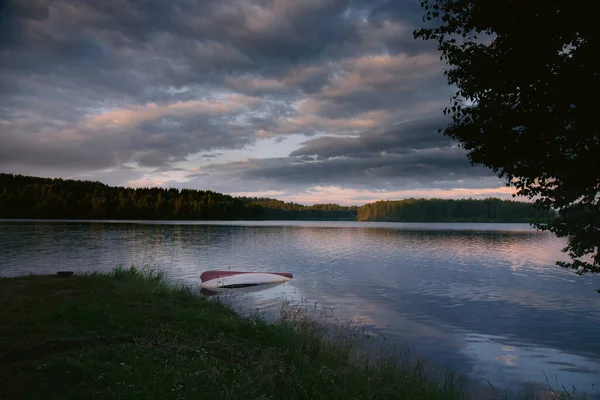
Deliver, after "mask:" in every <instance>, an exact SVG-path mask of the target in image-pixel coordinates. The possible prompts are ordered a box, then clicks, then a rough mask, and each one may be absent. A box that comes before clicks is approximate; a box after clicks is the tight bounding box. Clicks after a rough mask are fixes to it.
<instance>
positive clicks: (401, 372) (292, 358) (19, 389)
mask: <svg viewBox="0 0 600 400" xmlns="http://www.w3.org/2000/svg"><path fill="white" fill-rule="evenodd" d="M342 332H348V331H345V330H340V331H338V332H337V333H336V332H332V331H330V330H329V331H328V330H326V328H324V326H323V325H322V324H319V323H317V322H315V321H313V320H311V319H309V318H304V317H303V316H302V314H300V313H296V312H284V315H283V318H282V319H281V320H280V321H278V322H276V323H274V324H269V323H266V322H264V321H263V320H261V319H260V318H257V317H254V318H242V317H240V316H239V315H238V314H236V313H235V312H234V311H232V309H231V308H230V307H229V306H227V305H225V304H223V303H220V302H218V301H213V300H207V299H205V298H203V297H202V296H199V295H198V294H197V293H196V292H195V290H192V289H189V288H186V287H182V286H172V285H169V284H168V283H167V282H166V281H165V279H164V278H163V276H162V275H161V274H157V273H154V272H152V271H150V270H144V271H140V270H138V269H135V268H131V269H123V268H116V269H115V270H113V271H112V272H111V273H108V274H87V275H74V276H71V277H67V278H61V277H56V276H27V277H18V278H2V279H0V398H2V399H199V398H202V399H461V398H464V394H463V391H462V390H461V388H460V386H459V385H457V384H456V379H455V378H454V377H453V376H452V375H444V374H442V375H440V374H431V372H430V371H427V369H426V368H425V367H424V365H423V363H422V361H418V362H416V363H412V362H410V361H408V360H406V359H404V358H402V357H398V354H396V353H394V352H393V351H390V352H384V353H383V354H379V355H378V356H377V357H372V356H367V355H366V353H362V352H360V351H359V349H358V348H357V347H356V346H355V344H354V343H355V342H354V341H353V340H352V337H351V336H352V335H351V334H345V333H342Z"/></svg>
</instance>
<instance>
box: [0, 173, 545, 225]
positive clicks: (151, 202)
mask: <svg viewBox="0 0 600 400" xmlns="http://www.w3.org/2000/svg"><path fill="white" fill-rule="evenodd" d="M547 216H548V215H547V213H544V212H541V211H540V210H539V209H536V208H535V207H533V206H532V205H531V204H528V203H524V202H516V201H507V200H499V199H486V200H466V199H465V200H440V199H431V200H425V199H407V200H400V201H378V202H375V203H371V204H366V205H364V206H361V207H358V206H340V205H338V204H313V205H310V206H305V205H303V204H297V203H285V202H283V201H281V200H275V199H269V198H261V197H232V196H229V195H226V194H221V193H216V192H212V191H209V190H190V189H183V190H178V189H163V188H138V189H132V188H124V187H111V186H107V185H104V184H102V183H100V182H89V181H74V180H63V179H49V178H37V177H32V176H21V175H12V174H0V218H67V219H143V220H148V219H157V220H181V219H185V220H357V219H358V220H360V221H403V222H418V221H422V222H434V221H444V222H453V221H460V222H529V221H531V220H533V219H536V218H545V217H547Z"/></svg>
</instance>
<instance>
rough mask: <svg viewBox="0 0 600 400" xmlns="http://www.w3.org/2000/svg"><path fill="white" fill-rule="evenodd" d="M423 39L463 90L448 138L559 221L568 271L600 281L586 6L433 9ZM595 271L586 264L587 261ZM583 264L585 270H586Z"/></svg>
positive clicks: (593, 80)
mask: <svg viewBox="0 0 600 400" xmlns="http://www.w3.org/2000/svg"><path fill="white" fill-rule="evenodd" d="M421 5H422V6H423V7H424V9H425V16H424V18H423V20H424V26H425V27H424V28H422V29H419V30H417V31H415V32H414V36H415V37H416V38H422V39H425V40H434V41H437V46H438V49H439V50H440V51H441V57H442V59H444V60H446V61H447V63H448V65H449V68H448V69H447V70H446V71H445V72H444V75H445V76H446V77H447V79H448V83H449V84H450V85H455V86H456V87H457V88H458V90H457V92H456V94H455V95H454V96H453V97H452V101H451V105H450V106H449V107H447V108H445V109H444V114H449V115H451V116H452V122H451V123H450V124H449V125H448V126H447V127H446V128H445V129H444V130H443V132H444V134H445V135H448V136H450V137H452V138H454V139H457V140H458V141H459V142H460V145H461V146H462V147H463V148H465V149H466V150H467V151H468V157H469V159H470V160H471V161H472V162H473V163H476V164H478V163H480V164H483V165H486V166H488V167H490V168H492V169H493V170H494V172H496V173H497V174H498V175H499V176H500V177H504V178H506V180H507V185H514V186H515V187H516V188H517V193H518V195H521V196H526V197H528V198H530V199H535V201H536V202H537V203H538V204H540V205H542V206H544V207H545V208H547V209H552V210H555V211H557V212H558V215H557V217H556V218H555V219H554V220H553V221H552V222H540V223H538V224H537V226H538V227H539V228H541V229H544V230H549V231H551V232H554V233H556V234H557V235H558V236H561V237H565V236H567V237H568V238H569V241H568V246H567V247H566V248H565V249H564V251H565V252H568V253H569V255H570V256H571V258H572V261H573V262H571V263H559V265H562V266H564V267H571V268H575V269H579V270H580V272H581V273H584V272H600V252H599V251H600V196H599V192H600V157H598V155H599V154H600V133H599V132H598V128H597V121H596V114H597V112H596V102H595V101H594V100H593V93H597V92H598V90H599V89H600V73H599V71H598V67H597V64H596V62H595V61H594V60H595V54H596V53H597V49H598V46H599V44H600V43H599V40H598V39H599V37H598V35H599V32H600V31H598V30H597V29H596V27H595V21H594V19H593V18H594V13H590V12H589V10H588V8H587V7H586V6H585V4H584V3H583V2H581V1H567V0H552V1H539V0H538V1H524V0H523V1H514V0H498V1H475V0H423V1H422V2H421ZM590 255H591V257H589V258H588V259H589V260H591V261H589V262H588V261H584V260H585V258H586V257H588V256H590ZM582 258H583V260H582Z"/></svg>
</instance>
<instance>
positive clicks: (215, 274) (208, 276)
mask: <svg viewBox="0 0 600 400" xmlns="http://www.w3.org/2000/svg"><path fill="white" fill-rule="evenodd" d="M244 274H273V275H279V276H284V277H286V278H290V279H292V278H293V277H294V275H293V274H291V273H289V272H256V271H250V272H245V271H204V272H203V273H201V274H200V280H201V281H202V282H207V281H210V280H213V279H217V278H224V277H226V276H232V275H244Z"/></svg>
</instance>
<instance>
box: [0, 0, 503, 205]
mask: <svg viewBox="0 0 600 400" xmlns="http://www.w3.org/2000/svg"><path fill="white" fill-rule="evenodd" d="M0 4H2V5H3V6H0V7H2V8H1V9H0V172H7V173H18V174H25V175H35V176H45V177H62V178H71V179H86V180H98V181H101V182H104V183H106V184H109V185H118V186H132V187H144V186H163V187H175V188H192V189H203V190H214V191H218V192H223V193H228V194H232V195H245V196H267V197H274V198H278V199H281V200H285V201H295V202H299V203H303V204H312V203H324V202H334V203H339V204H363V203H365V202H370V201H374V200H380V199H401V198H407V197H425V198H430V197H442V198H468V197H472V198H484V197H502V198H509V197H511V196H510V195H511V194H512V193H513V189H512V188H508V187H506V186H505V185H504V184H503V182H502V181H500V180H499V179H498V178H497V177H496V176H495V175H494V174H493V172H492V171H491V170H489V169H486V168H484V167H482V166H472V165H471V164H470V162H469V161H468V159H467V157H466V153H465V152H464V150H462V149H461V148H459V147H458V146H457V144H456V143H454V142H453V141H452V140H451V139H450V138H448V137H446V136H444V135H442V134H441V133H438V129H439V128H443V127H444V126H445V125H446V124H447V123H448V120H447V119H446V117H444V116H443V114H442V111H441V110H442V109H443V108H444V107H446V106H447V105H449V103H450V96H451V95H452V94H453V93H454V92H455V90H456V89H455V88H453V87H450V86H449V85H448V84H447V82H446V79H445V77H444V76H443V74H442V72H443V70H444V68H446V66H445V65H444V64H443V63H442V61H441V60H440V55H439V53H438V51H437V50H436V47H435V43H431V42H426V41H423V40H416V39H414V38H413V35H412V32H413V30H414V29H416V28H419V27H422V26H424V23H423V22H422V20H421V18H422V15H423V10H422V9H421V8H420V5H419V1H418V0H417V1H412V0H389V1H386V0H381V1H378V0H169V1H165V0H145V1H141V0H102V1H98V0H57V1H53V0H45V1H44V0H3V1H2V2H1V3H0Z"/></svg>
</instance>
